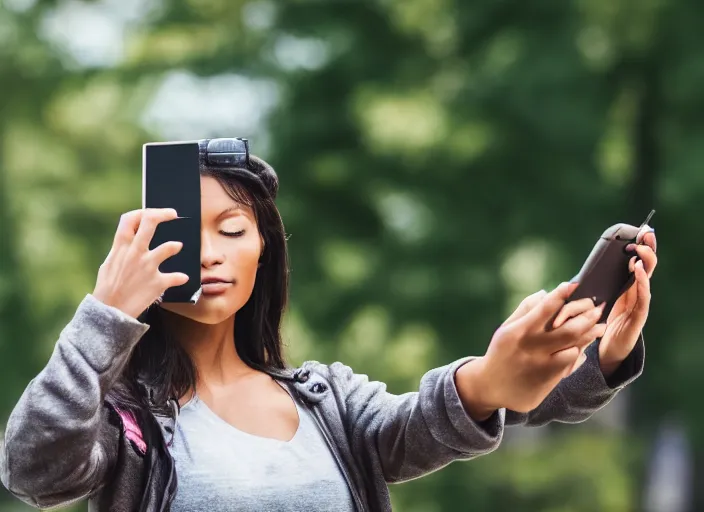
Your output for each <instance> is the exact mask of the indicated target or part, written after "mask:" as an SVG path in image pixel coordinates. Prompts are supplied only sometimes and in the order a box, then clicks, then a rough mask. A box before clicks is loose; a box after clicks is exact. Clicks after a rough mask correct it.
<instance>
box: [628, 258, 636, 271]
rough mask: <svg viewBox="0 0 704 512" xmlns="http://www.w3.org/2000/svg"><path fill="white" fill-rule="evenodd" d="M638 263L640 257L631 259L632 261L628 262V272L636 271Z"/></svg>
mask: <svg viewBox="0 0 704 512" xmlns="http://www.w3.org/2000/svg"><path fill="white" fill-rule="evenodd" d="M636 261H638V256H633V257H631V259H630V260H628V271H629V272H635V271H636Z"/></svg>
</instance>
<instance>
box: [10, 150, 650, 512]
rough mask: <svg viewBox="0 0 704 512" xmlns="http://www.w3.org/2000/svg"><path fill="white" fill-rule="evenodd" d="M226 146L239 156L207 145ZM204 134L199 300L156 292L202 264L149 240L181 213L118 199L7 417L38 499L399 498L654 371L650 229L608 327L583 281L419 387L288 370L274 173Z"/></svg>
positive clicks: (286, 501)
mask: <svg viewBox="0 0 704 512" xmlns="http://www.w3.org/2000/svg"><path fill="white" fill-rule="evenodd" d="M223 145H227V146H230V147H231V148H232V147H234V148H235V149H237V150H238V151H239V150H241V151H242V152H243V154H244V155H245V158H244V160H242V161H238V162H234V163H232V162H231V163H229V164H227V163H222V162H221V161H220V163H217V162H216V159H213V158H210V157H209V154H210V153H209V151H210V150H213V149H214V148H216V147H222V146H223ZM200 148H201V196H202V219H201V232H202V234H201V237H202V248H201V267H202V274H201V282H202V295H201V298H200V299H199V301H198V302H197V304H195V305H190V304H166V303H161V302H160V300H159V298H160V297H161V295H162V294H163V292H164V291H165V290H166V289H167V288H169V287H171V286H178V285H181V284H184V283H185V282H186V280H187V279H188V278H187V276H185V275H181V274H176V273H174V274H162V273H160V272H159V270H158V266H159V264H160V263H161V262H163V261H164V260H165V259H167V258H169V257H170V256H172V255H174V254H176V253H177V252H178V251H179V250H180V247H179V244H178V243H176V242H170V243H165V244H163V245H162V246H160V247H157V248H155V249H153V250H150V249H149V242H150V240H151V238H152V236H153V234H154V231H155V229H156V226H157V225H158V224H159V223H160V222H165V221H169V220H171V219H174V218H175V217H176V216H177V212H174V211H173V210H138V211H133V212H130V213H127V214H125V215H123V216H122V218H121V220H120V224H119V227H118V228H117V232H116V234H115V239H114V243H113V246H112V249H111V251H110V253H109V254H108V256H107V258H106V260H105V262H104V263H103V265H102V266H101V268H100V270H99V272H98V278H97V282H96V286H95V290H94V291H93V293H92V294H88V295H87V296H86V297H85V299H84V300H83V302H82V303H81V304H80V306H79V307H78V310H77V312H76V314H75V316H74V318H73V319H72V320H71V322H70V323H69V324H68V326H67V327H66V328H65V329H64V330H63V331H62V333H61V336H60V338H59V340H58V342H57V344H56V347H55V350H54V353H53V355H52V356H51V358H50V360H49V362H48V364H47V365H46V367H45V368H44V369H43V370H42V372H41V373H40V374H39V375H38V376H37V377H36V378H35V379H33V380H32V382H30V384H29V386H28V387H27V389H26V390H25V392H24V394H23V395H22V397H21V398H20V400H19V403H18V404H17V406H16V407H15V409H14V411H13V412H12V415H11V416H10V419H9V422H8V425H7V429H6V432H5V446H4V450H3V451H2V472H1V474H2V481H3V483H4V485H5V486H6V487H7V488H8V489H9V490H10V491H11V492H12V493H14V494H15V495H16V496H17V497H19V498H20V499H22V500H24V501H25V502H27V503H29V504H31V505H33V506H36V507H41V508H46V507H54V506H58V505H65V504H68V503H71V502H73V501H76V500H80V499H83V498H86V497H90V503H91V510H100V511H103V510H110V511H113V510H114V511H133V510H139V511H164V510H172V511H177V512H180V511H198V510H208V511H220V510H237V511H249V510H296V511H298V510H301V509H305V510H308V511H311V510H313V511H317V510H321V511H322V510H336V511H352V510H358V511H386V510H390V509H391V505H390V501H389V493H388V488H387V484H388V483H392V482H402V481H405V480H408V479H412V478H416V477H419V476H421V475H424V474H427V473H429V472H431V471H434V470H437V469H439V468H441V467H443V466H445V465H447V464H449V463H450V462H452V461H455V460H466V459H471V458H474V457H477V456H480V455H483V454H486V453H489V452H491V451H492V450H494V449H496V448H497V446H498V445H499V442H500V440H501V437H502V433H503V428H504V425H505V424H524V425H542V424H545V423H548V422H550V421H561V422H579V421H583V420H585V419H587V418H588V417H589V416H590V415H591V414H592V413H593V412H594V411H596V410H598V409H599V408H600V407H602V406H603V405H605V404H606V403H607V402H608V401H609V400H611V398H612V397H613V396H614V395H615V394H616V393H617V392H618V390H620V389H621V388H623V387H624V386H625V385H627V384H628V383H630V382H631V381H632V380H633V379H635V378H636V377H637V376H638V375H639V374H640V372H641V371H642V367H643V357H644V355H643V354H644V352H643V351H644V348H643V341H642V338H641V337H640V332H641V330H642V328H643V325H644V323H645V320H646V317H647V314H648V305H649V277H650V275H652V272H653V270H654V268H655V265H656V258H655V253H654V247H655V236H654V234H653V233H652V230H650V229H645V230H643V232H642V233H641V234H640V235H639V238H638V242H639V244H638V245H637V246H636V247H634V249H635V250H636V251H637V254H638V256H639V258H638V259H637V261H636V259H635V258H634V259H633V260H632V261H631V268H632V270H633V271H634V272H635V277H636V285H635V286H632V287H631V289H630V290H629V291H628V292H627V293H626V294H625V295H624V296H623V297H621V298H620V299H619V302H618V303H617V304H616V306H615V307H614V309H613V311H612V312H611V314H610V317H609V320H608V322H607V324H605V325H603V324H598V323H597V322H598V319H599V317H600V315H601V312H602V311H603V306H595V305H594V304H593V303H592V302H591V301H590V300H586V301H576V302H571V303H569V304H567V305H565V301H566V299H567V298H568V296H569V294H570V293H571V292H572V290H573V289H574V285H570V284H563V285H560V286H558V287H557V288H556V289H555V290H553V291H551V292H550V293H546V292H539V293H537V294H534V295H532V296H530V297H528V298H527V299H525V300H524V301H523V302H522V303H521V305H520V306H519V307H518V309H517V310H516V311H515V312H514V313H513V314H512V315H511V317H509V318H508V319H507V320H506V322H504V324H503V325H502V326H501V327H500V328H499V329H498V330H497V331H496V333H495V335H494V336H493V338H492V340H491V342H490V344H489V348H488V350H487V352H486V354H485V355H484V356H483V357H478V358H472V357H468V358H464V359H461V360H459V361H456V362H453V363H451V364H449V365H447V366H445V367H442V368H437V369H434V370H431V371H429V372H428V373H427V374H426V375H425V376H424V377H423V378H422V380H421V383H420V387H419V390H418V391H417V392H414V393H407V394H404V395H401V396H395V395H392V394H390V393H388V392H386V390H385V387H384V385H383V384H381V383H378V382H370V381H368V380H367V378H366V376H364V375H358V374H355V373H353V371H352V370H351V369H350V368H348V367H346V366H344V365H342V364H340V363H335V364H332V365H330V366H326V365H324V364H320V363H317V362H308V363H306V364H304V365H303V367H302V368H297V369H294V368H289V367H288V366H287V365H286V363H285V361H284V357H283V355H282V349H281V336H280V324H281V317H282V314H283V311H284V307H285V304H286V298H287V279H288V267H287V257H286V242H285V236H284V229H283V225H282V223H281V219H280V217H279V213H278V211H277V208H276V206H275V203H274V199H275V197H276V193H277V188H278V180H277V177H276V174H275V173H274V171H273V169H272V168H271V167H270V166H269V165H268V164H266V163H265V162H264V161H263V160H261V159H259V158H257V157H254V156H250V155H249V154H248V148H247V147H246V146H245V145H244V143H243V141H241V140H240V139H227V140H223V139H216V140H213V141H207V140H206V141H201V142H200ZM213 162H216V163H213ZM640 242H644V243H640ZM550 322H552V325H550ZM595 339H596V340H598V341H597V342H596V343H592V342H593V341H594V340H595Z"/></svg>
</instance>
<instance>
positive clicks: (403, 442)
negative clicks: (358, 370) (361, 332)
mask: <svg viewBox="0 0 704 512" xmlns="http://www.w3.org/2000/svg"><path fill="white" fill-rule="evenodd" d="M467 360H468V358H467V359H463V360H460V361H456V362H454V363H452V364H450V365H447V366H444V367H441V368H436V369H434V370H431V371H429V372H428V373H426V374H425V375H424V376H423V377H422V379H421V382H420V387H419V390H418V391H416V392H413V393H406V394H403V395H394V394H391V393H389V392H387V391H386V386H385V384H383V383H381V382H375V381H369V379H368V378H367V376H366V375H360V374H355V373H353V371H352V370H351V369H350V368H349V367H347V366H344V365H342V364H340V363H334V364H332V365H331V366H330V368H329V369H330V373H331V377H332V379H333V380H334V381H335V382H336V383H337V385H338V386H339V387H340V389H341V391H340V396H341V400H342V401H343V404H341V405H342V406H343V407H342V409H343V411H344V416H345V418H344V423H345V428H346V430H347V432H346V433H347V437H348V439H349V440H350V446H351V450H352V452H353V453H356V454H358V455H360V454H361V456H362V457H371V458H372V460H371V461H367V463H371V466H372V467H374V468H376V469H377V470H378V471H381V472H382V473H383V475H384V479H385V480H386V482H388V483H395V482H402V481H405V480H409V479H412V478H417V477H419V476H422V475H424V474H427V473H430V472H432V471H435V470H437V469H440V468H442V467H444V466H446V465H447V464H449V463H450V462H452V461H454V460H460V459H462V460H467V459H472V458H475V457H478V456H480V455H484V454H486V453H489V452H491V451H493V450H495V449H496V448H497V447H498V445H499V443H500V441H501V437H502V434H503V425H504V411H497V412H496V413H494V415H493V416H492V417H490V418H489V419H487V420H486V421H484V422H482V423H477V422H475V421H474V420H472V419H471V418H470V417H469V415H468V414H467V413H466V412H465V409H464V407H463V405H462V402H461V401H460V398H459V394H458V392H457V388H456V386H455V379H454V375H455V372H456V371H457V369H458V368H459V367H460V366H462V364H464V363H465V362H466V361H467Z"/></svg>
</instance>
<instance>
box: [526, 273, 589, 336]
mask: <svg viewBox="0 0 704 512" xmlns="http://www.w3.org/2000/svg"><path fill="white" fill-rule="evenodd" d="M577 286H579V284H578V283H562V284H560V285H559V286H558V287H557V288H555V289H554V290H552V291H551V292H550V293H548V294H547V295H546V296H545V297H544V298H543V300H542V301H541V302H540V304H538V305H537V306H536V307H534V308H533V309H531V310H530V311H529V312H528V313H526V314H525V315H524V316H523V317H522V318H520V319H519V320H518V322H520V323H521V324H523V327H524V328H526V329H539V330H541V331H544V330H546V327H548V326H549V325H548V322H549V321H550V320H551V319H552V318H553V317H554V316H555V315H556V314H557V312H558V311H560V309H562V307H563V306H564V305H565V302H566V301H567V299H568V298H569V296H570V295H571V294H572V292H574V291H575V290H576V289H577Z"/></svg>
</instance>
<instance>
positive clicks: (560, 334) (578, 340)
mask: <svg viewBox="0 0 704 512" xmlns="http://www.w3.org/2000/svg"><path fill="white" fill-rule="evenodd" d="M605 306H606V303H603V304H601V305H600V306H597V307H592V308H590V309H589V310H588V311H585V312H584V313H582V314H580V315H578V316H575V317H574V318H570V319H569V320H567V321H566V322H565V323H564V325H562V326H561V327H560V328H559V329H555V330H554V331H553V332H552V333H551V336H550V337H549V338H547V340H546V341H545V345H544V347H545V349H546V350H548V351H549V352H550V353H555V352H559V351H561V350H564V349H565V348H568V347H574V346H582V345H584V344H585V343H586V341H585V340H586V336H585V334H587V333H588V332H589V331H590V330H591V329H592V328H593V327H594V326H595V325H597V322H598V321H599V319H600V318H601V315H602V314H603V313H604V307H605ZM587 344H588V343H587Z"/></svg>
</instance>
